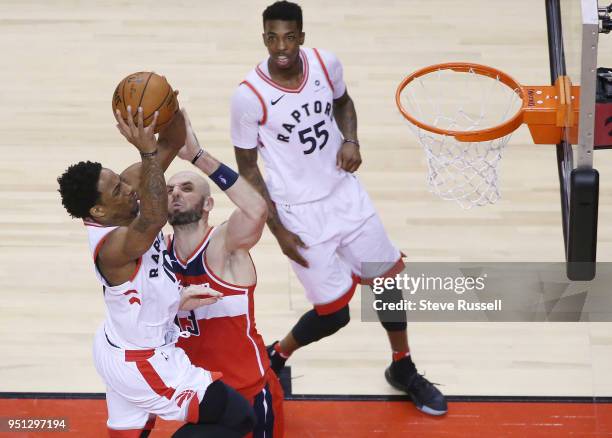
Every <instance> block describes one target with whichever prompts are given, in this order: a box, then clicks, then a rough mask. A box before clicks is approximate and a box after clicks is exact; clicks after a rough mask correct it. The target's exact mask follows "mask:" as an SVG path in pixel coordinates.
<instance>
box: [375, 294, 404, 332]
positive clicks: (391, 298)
mask: <svg viewBox="0 0 612 438" xmlns="http://www.w3.org/2000/svg"><path fill="white" fill-rule="evenodd" d="M376 298H377V299H378V300H380V301H382V302H383V303H399V302H401V301H402V299H403V298H404V297H403V296H402V291H401V289H388V290H385V291H384V292H382V293H381V294H379V295H377V297H376ZM376 313H377V314H378V319H379V320H380V323H381V324H382V326H383V327H384V328H385V330H387V331H388V332H398V331H404V330H406V326H407V324H406V319H407V318H406V311H405V310H377V311H376Z"/></svg>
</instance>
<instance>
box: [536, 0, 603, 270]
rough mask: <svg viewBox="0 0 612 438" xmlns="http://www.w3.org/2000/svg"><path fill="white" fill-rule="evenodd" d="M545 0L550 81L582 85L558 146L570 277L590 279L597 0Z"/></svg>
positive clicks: (594, 223)
mask: <svg viewBox="0 0 612 438" xmlns="http://www.w3.org/2000/svg"><path fill="white" fill-rule="evenodd" d="M545 1H546V17H547V29H548V47H549V62H550V75H551V83H555V82H556V81H557V79H558V78H559V77H562V76H568V77H569V80H570V81H571V83H572V85H575V86H580V91H579V92H576V93H572V99H573V102H572V104H573V105H576V104H578V105H579V108H580V111H579V116H578V119H579V120H578V126H577V129H566V131H565V133H564V138H563V140H562V141H561V143H559V144H558V145H557V164H558V170H559V183H560V188H561V212H562V218H563V237H564V242H565V253H566V259H567V262H568V268H567V273H568V277H569V278H570V279H572V280H590V279H592V278H593V277H594V276H595V260H596V248H597V206H598V199H599V174H598V173H597V171H596V170H595V169H593V140H594V137H595V135H594V130H595V124H594V120H595V94H596V93H595V87H596V82H597V49H598V37H599V15H598V4H597V0H545ZM568 116H571V114H569V113H568ZM569 125H571V123H568V124H567V126H569Z"/></svg>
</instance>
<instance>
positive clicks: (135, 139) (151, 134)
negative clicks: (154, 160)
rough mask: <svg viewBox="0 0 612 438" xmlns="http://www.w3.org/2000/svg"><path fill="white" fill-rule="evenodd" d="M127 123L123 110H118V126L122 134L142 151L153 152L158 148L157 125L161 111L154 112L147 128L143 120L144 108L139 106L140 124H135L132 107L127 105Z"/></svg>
mask: <svg viewBox="0 0 612 438" xmlns="http://www.w3.org/2000/svg"><path fill="white" fill-rule="evenodd" d="M127 115H128V117H127V123H125V121H124V120H123V119H122V118H121V112H120V111H119V110H117V111H116V112H115V119H116V120H117V128H118V129H119V132H121V135H123V136H124V137H125V138H126V140H127V141H129V142H130V143H132V144H133V145H134V146H136V149H138V150H139V151H140V152H141V153H149V152H153V151H155V150H156V149H157V140H156V139H155V127H156V126H157V117H158V116H159V113H158V112H157V111H155V113H154V114H153V120H152V121H151V123H150V124H149V126H147V127H146V128H145V126H144V121H143V110H142V107H138V116H137V118H138V126H136V125H134V116H132V107H131V106H130V105H128V107H127Z"/></svg>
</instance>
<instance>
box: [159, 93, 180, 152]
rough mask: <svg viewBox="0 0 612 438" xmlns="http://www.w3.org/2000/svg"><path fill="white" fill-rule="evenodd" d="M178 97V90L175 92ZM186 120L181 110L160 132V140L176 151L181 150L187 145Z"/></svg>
mask: <svg viewBox="0 0 612 438" xmlns="http://www.w3.org/2000/svg"><path fill="white" fill-rule="evenodd" d="M174 95H175V96H178V90H176V91H175V92H174ZM185 135H186V133H185V119H184V118H183V113H182V111H181V110H180V109H179V110H178V111H177V112H176V113H174V115H173V116H172V119H171V120H170V122H169V123H168V124H167V125H166V126H165V127H164V128H163V129H161V130H160V131H159V140H160V141H162V140H165V142H166V143H167V144H168V145H169V146H170V147H171V148H172V149H174V150H179V149H180V148H181V147H183V145H184V144H185Z"/></svg>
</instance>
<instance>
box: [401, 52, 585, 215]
mask: <svg viewBox="0 0 612 438" xmlns="http://www.w3.org/2000/svg"><path fill="white" fill-rule="evenodd" d="M578 93H579V87H575V86H574V87H573V86H571V84H570V82H569V79H568V78H567V77H562V78H560V79H559V80H558V81H557V83H556V84H555V85H554V86H525V85H521V84H519V83H518V82H517V81H516V80H514V79H513V78H512V77H511V76H509V75H508V74H506V73H504V72H502V71H500V70H497V69H495V68H492V67H488V66H485V65H480V64H473V63H445V64H436V65H431V66H429V67H425V68H422V69H421V70H418V71H416V72H414V73H412V74H411V75H409V76H408V77H406V78H405V79H404V80H403V81H402V82H401V83H400V85H399V87H398V88H397V92H396V94H395V101H396V104H397V106H398V108H399V110H400V112H401V113H402V115H403V116H404V117H405V118H406V119H407V120H408V121H409V122H410V123H411V127H412V128H413V130H414V131H415V134H416V136H417V138H418V139H419V142H420V143H421V145H422V146H423V148H424V150H425V153H426V156H427V164H428V168H429V175H428V184H429V187H430V189H431V191H432V192H434V193H435V194H437V195H438V196H440V197H441V198H442V199H447V200H454V201H457V202H458V203H459V204H460V205H461V206H462V207H463V208H471V207H473V206H476V205H478V206H481V205H487V204H493V203H495V202H496V201H497V200H498V199H499V197H500V193H499V186H498V180H499V162H500V160H501V158H502V152H503V149H504V146H505V145H506V144H507V143H508V140H510V137H511V135H512V133H513V132H514V131H515V130H516V129H517V128H518V127H519V126H520V125H521V124H523V123H526V124H528V125H529V129H530V131H531V135H532V137H533V140H534V143H536V144H557V143H559V142H560V141H561V138H562V136H563V134H564V130H565V129H569V133H570V135H571V134H572V133H574V134H575V132H576V125H577V120H578V117H577V113H578V99H577V96H578ZM574 102H575V103H574Z"/></svg>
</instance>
